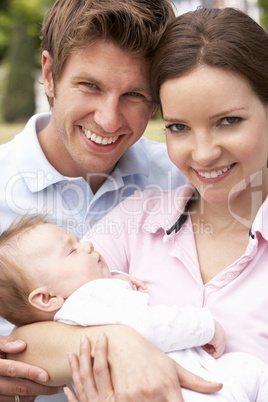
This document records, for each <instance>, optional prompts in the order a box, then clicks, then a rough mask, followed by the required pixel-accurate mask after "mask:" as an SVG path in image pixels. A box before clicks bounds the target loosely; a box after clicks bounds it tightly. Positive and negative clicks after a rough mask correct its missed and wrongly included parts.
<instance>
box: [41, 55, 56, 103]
mask: <svg viewBox="0 0 268 402" xmlns="http://www.w3.org/2000/svg"><path fill="white" fill-rule="evenodd" d="M52 65H53V58H52V57H51V56H50V54H49V52H48V51H47V50H44V51H43V53H42V72H43V84H44V88H45V91H46V94H47V96H48V97H49V98H54V96H55V93H54V81H53V76H52Z"/></svg>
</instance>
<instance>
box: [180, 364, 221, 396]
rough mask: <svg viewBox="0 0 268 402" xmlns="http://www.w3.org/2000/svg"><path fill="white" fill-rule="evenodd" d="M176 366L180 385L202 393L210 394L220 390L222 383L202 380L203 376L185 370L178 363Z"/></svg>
mask: <svg viewBox="0 0 268 402" xmlns="http://www.w3.org/2000/svg"><path fill="white" fill-rule="evenodd" d="M176 368H177V372H178V376H179V381H180V385H181V387H184V388H188V389H191V390H193V391H197V392H201V393H204V394H210V393H213V392H217V391H220V390H221V389H222V387H223V384H220V383H216V382H210V381H207V380H204V379H203V378H201V377H199V376H197V375H195V374H193V373H191V372H190V371H188V370H186V369H185V368H183V367H182V366H180V365H179V364H176Z"/></svg>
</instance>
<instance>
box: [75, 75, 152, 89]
mask: <svg viewBox="0 0 268 402" xmlns="http://www.w3.org/2000/svg"><path fill="white" fill-rule="evenodd" d="M71 80H72V81H76V82H77V81H81V82H83V81H85V82H90V83H92V84H94V85H97V86H99V87H101V86H102V85H103V84H102V82H101V81H99V80H98V79H96V78H95V77H92V76H91V75H90V74H88V73H83V72H82V73H80V74H78V75H74V76H71ZM125 92H147V93H149V94H150V93H151V92H152V91H151V88H150V85H144V86H133V87H130V88H126V90H125Z"/></svg>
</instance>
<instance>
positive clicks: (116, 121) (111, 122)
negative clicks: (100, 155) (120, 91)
mask: <svg viewBox="0 0 268 402" xmlns="http://www.w3.org/2000/svg"><path fill="white" fill-rule="evenodd" d="M94 117H95V122H96V123H97V124H98V125H99V126H100V127H101V128H102V130H103V131H105V132H106V133H115V132H116V131H117V130H118V129H120V128H121V127H122V125H123V116H122V113H121V110H120V99H117V98H116V97H115V96H112V97H102V98H101V99H100V100H99V105H98V108H97V110H96V111H95V115H94Z"/></svg>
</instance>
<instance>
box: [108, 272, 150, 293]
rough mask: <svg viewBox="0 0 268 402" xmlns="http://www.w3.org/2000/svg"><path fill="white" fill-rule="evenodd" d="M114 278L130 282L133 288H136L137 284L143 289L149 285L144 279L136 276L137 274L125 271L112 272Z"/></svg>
mask: <svg viewBox="0 0 268 402" xmlns="http://www.w3.org/2000/svg"><path fill="white" fill-rule="evenodd" d="M112 278H117V279H122V280H123V281H126V282H128V283H129V284H130V286H131V287H132V289H135V286H137V287H138V288H142V289H143V290H145V289H147V285H146V284H145V283H144V282H143V281H141V280H140V279H138V278H136V277H135V276H131V275H127V274H124V273H123V272H122V273H121V274H118V273H115V272H114V273H113V272H112Z"/></svg>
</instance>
